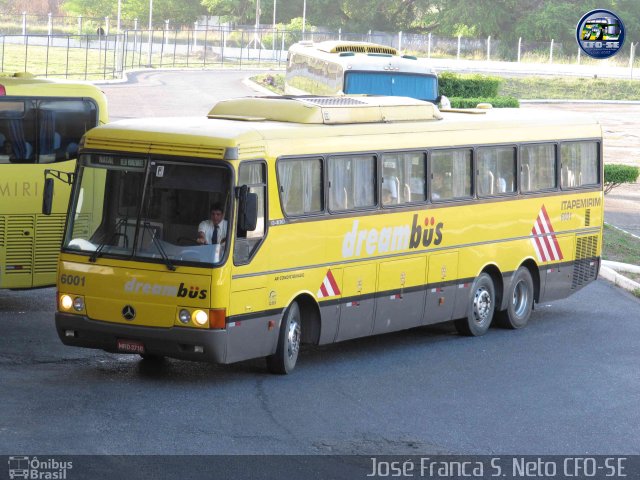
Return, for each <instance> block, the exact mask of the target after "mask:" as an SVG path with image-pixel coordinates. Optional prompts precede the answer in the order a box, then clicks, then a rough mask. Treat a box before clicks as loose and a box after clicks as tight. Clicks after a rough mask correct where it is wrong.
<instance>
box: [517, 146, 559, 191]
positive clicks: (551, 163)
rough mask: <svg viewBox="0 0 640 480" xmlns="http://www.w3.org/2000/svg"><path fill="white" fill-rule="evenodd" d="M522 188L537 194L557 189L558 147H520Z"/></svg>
mask: <svg viewBox="0 0 640 480" xmlns="http://www.w3.org/2000/svg"><path fill="white" fill-rule="evenodd" d="M520 158H521V167H522V169H521V172H520V185H521V186H520V188H521V189H522V191H523V192H535V191H540V190H549V189H552V188H556V146H555V145H554V144H551V143H548V144H540V145H523V146H521V147H520Z"/></svg>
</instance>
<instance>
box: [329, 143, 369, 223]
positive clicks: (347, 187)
mask: <svg viewBox="0 0 640 480" xmlns="http://www.w3.org/2000/svg"><path fill="white" fill-rule="evenodd" d="M375 185H376V158H375V157H374V156H373V155H352V156H344V157H330V158H329V209H330V210H332V211H339V210H350V209H353V208H366V207H373V206H375V205H376V194H375Z"/></svg>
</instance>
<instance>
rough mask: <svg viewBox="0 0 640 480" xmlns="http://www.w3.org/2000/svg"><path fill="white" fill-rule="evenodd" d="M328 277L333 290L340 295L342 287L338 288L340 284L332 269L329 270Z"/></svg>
mask: <svg viewBox="0 0 640 480" xmlns="http://www.w3.org/2000/svg"><path fill="white" fill-rule="evenodd" d="M327 279H328V280H329V283H330V284H331V288H332V289H333V292H334V293H335V294H336V295H340V289H339V288H338V284H337V283H336V279H335V278H333V273H331V270H329V271H328V272H327Z"/></svg>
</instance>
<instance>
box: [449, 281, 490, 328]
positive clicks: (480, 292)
mask: <svg viewBox="0 0 640 480" xmlns="http://www.w3.org/2000/svg"><path fill="white" fill-rule="evenodd" d="M495 306H496V293H495V287H494V286H493V280H492V279H491V277H490V276H489V274H487V273H481V274H480V275H479V276H478V278H476V279H475V281H474V282H473V285H472V286H471V292H470V295H469V304H468V306H467V317H466V318H461V319H459V320H456V322H455V326H456V329H457V330H458V332H459V333H461V334H462V335H468V336H473V337H478V336H480V335H484V334H485V333H487V330H489V326H490V325H491V319H492V318H493V312H494V310H495Z"/></svg>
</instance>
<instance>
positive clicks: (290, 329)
mask: <svg viewBox="0 0 640 480" xmlns="http://www.w3.org/2000/svg"><path fill="white" fill-rule="evenodd" d="M301 334H302V319H301V315H300V306H299V305H298V302H293V303H292V304H291V305H289V308H287V310H286V312H285V314H284V317H283V319H282V325H280V334H279V336H278V348H277V349H276V353H274V354H273V355H269V356H268V357H267V368H268V369H269V371H270V372H271V373H277V374H280V375H286V374H288V373H291V372H292V371H293V369H294V368H295V366H296V362H297V360H298V353H300V343H301V339H302V335H301Z"/></svg>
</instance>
